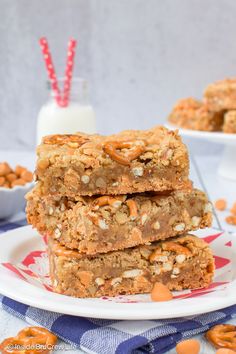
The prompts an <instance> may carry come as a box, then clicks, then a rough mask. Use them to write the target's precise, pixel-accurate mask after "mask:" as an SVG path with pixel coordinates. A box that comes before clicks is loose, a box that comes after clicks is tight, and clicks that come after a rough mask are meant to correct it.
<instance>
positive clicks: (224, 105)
mask: <svg viewBox="0 0 236 354" xmlns="http://www.w3.org/2000/svg"><path fill="white" fill-rule="evenodd" d="M204 102H205V103H206V104H207V105H208V106H209V107H210V109H212V110H213V111H222V110H231V109H236V78H235V79H225V80H221V81H217V82H215V83H213V84H210V85H208V86H207V88H206V89H205V92H204Z"/></svg>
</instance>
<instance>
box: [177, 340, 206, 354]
mask: <svg viewBox="0 0 236 354" xmlns="http://www.w3.org/2000/svg"><path fill="white" fill-rule="evenodd" d="M175 349H176V353H177V354H198V353H199V352H200V343H199V341H198V340H196V339H186V340H183V341H182V342H179V343H178V344H177V345H176V348H175Z"/></svg>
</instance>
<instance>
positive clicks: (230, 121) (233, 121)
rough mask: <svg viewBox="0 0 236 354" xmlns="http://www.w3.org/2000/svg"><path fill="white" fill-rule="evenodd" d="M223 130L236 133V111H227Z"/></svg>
mask: <svg viewBox="0 0 236 354" xmlns="http://www.w3.org/2000/svg"><path fill="white" fill-rule="evenodd" d="M223 132H224V133H229V134H236V111H229V112H227V113H225V117H224V125H223Z"/></svg>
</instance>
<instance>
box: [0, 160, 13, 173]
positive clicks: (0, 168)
mask: <svg viewBox="0 0 236 354" xmlns="http://www.w3.org/2000/svg"><path fill="white" fill-rule="evenodd" d="M10 172H11V167H10V166H9V165H8V163H7V162H1V163H0V177H1V176H6V175H8V174H9V173H10Z"/></svg>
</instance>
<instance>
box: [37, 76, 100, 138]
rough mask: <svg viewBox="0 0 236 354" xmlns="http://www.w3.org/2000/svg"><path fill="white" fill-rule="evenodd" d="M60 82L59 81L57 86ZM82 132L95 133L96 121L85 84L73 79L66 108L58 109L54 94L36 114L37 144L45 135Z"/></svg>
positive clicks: (83, 81) (51, 94)
mask: <svg viewBox="0 0 236 354" xmlns="http://www.w3.org/2000/svg"><path fill="white" fill-rule="evenodd" d="M60 84H62V80H59V85H60ZM76 132H83V133H89V134H93V133H96V120H95V113H94V110H93V107H92V106H91V105H90V104H89V101H88V92H87V82H86V81H85V80H84V79H80V78H77V79H76V78H75V79H73V80H72V82H71V91H70V100H69V103H68V106H67V107H60V106H59V105H58V104H57V102H56V100H55V98H54V93H53V92H51V93H50V99H49V100H48V102H47V103H46V104H44V105H43V106H42V107H41V109H40V111H39V114H38V121H37V144H40V142H41V139H42V137H43V136H45V135H50V134H74V133H76Z"/></svg>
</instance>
